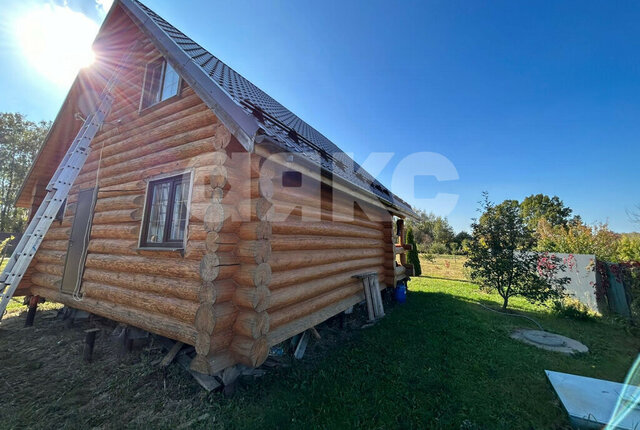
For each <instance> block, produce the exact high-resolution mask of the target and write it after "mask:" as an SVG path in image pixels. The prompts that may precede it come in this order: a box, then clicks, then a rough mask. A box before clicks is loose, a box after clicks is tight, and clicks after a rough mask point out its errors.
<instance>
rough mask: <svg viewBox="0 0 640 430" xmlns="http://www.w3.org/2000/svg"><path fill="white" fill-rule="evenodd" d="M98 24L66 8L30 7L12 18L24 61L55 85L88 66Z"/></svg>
mask: <svg viewBox="0 0 640 430" xmlns="http://www.w3.org/2000/svg"><path fill="white" fill-rule="evenodd" d="M97 32H98V24H96V23H95V22H94V21H92V20H91V19H89V18H88V17H86V16H85V15H83V14H81V13H78V12H74V11H72V10H71V9H69V8H67V7H62V6H58V5H53V4H44V5H38V6H34V7H32V8H30V9H29V10H28V11H26V13H25V14H24V15H22V16H20V17H19V18H17V19H16V21H15V35H16V37H17V40H18V45H19V47H20V50H21V52H22V53H23V55H24V56H25V58H26V60H27V61H28V63H29V64H30V65H31V66H32V67H33V68H34V69H35V70H37V71H38V72H39V73H40V74H41V75H42V76H44V77H45V78H47V79H48V80H49V81H51V82H52V83H54V84H56V85H59V86H66V87H68V86H70V85H71V82H73V79H74V78H75V76H76V74H77V73H78V71H79V70H80V68H82V67H87V66H89V65H91V64H92V63H93V61H94V53H93V51H92V49H91V43H92V42H93V39H94V37H95V35H96V33H97Z"/></svg>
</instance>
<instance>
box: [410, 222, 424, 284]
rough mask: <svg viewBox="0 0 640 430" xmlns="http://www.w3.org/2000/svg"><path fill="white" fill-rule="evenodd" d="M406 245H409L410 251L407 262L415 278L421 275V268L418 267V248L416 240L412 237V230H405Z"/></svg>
mask: <svg viewBox="0 0 640 430" xmlns="http://www.w3.org/2000/svg"><path fill="white" fill-rule="evenodd" d="M406 243H407V244H409V245H411V250H410V251H409V253H408V255H407V261H408V262H409V264H412V265H413V273H414V274H415V276H420V275H422V268H421V267H420V257H419V256H418V246H417V245H416V240H415V238H414V237H413V229H412V228H408V229H407V240H406Z"/></svg>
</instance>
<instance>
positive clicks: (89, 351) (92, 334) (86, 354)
mask: <svg viewBox="0 0 640 430" xmlns="http://www.w3.org/2000/svg"><path fill="white" fill-rule="evenodd" d="M99 332H100V329H99V328H90V329H88V330H85V331H84V333H85V337H84V348H83V349H82V359H83V360H84V361H85V362H86V363H90V362H91V361H93V348H94V346H95V344H96V336H97V335H98V333H99Z"/></svg>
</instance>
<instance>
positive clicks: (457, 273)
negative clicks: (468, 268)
mask: <svg viewBox="0 0 640 430" xmlns="http://www.w3.org/2000/svg"><path fill="white" fill-rule="evenodd" d="M424 257H425V256H424V255H421V256H420V267H421V268H422V276H426V277H428V278H435V279H449V280H458V281H468V279H467V277H466V276H465V269H464V263H465V262H466V261H467V257H466V256H464V255H446V254H445V255H434V256H433V260H432V261H428V260H426V259H425V258H424Z"/></svg>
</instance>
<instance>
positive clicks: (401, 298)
mask: <svg viewBox="0 0 640 430" xmlns="http://www.w3.org/2000/svg"><path fill="white" fill-rule="evenodd" d="M395 297H396V302H398V303H404V302H406V301H407V284H406V283H405V282H398V285H396V291H395Z"/></svg>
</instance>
